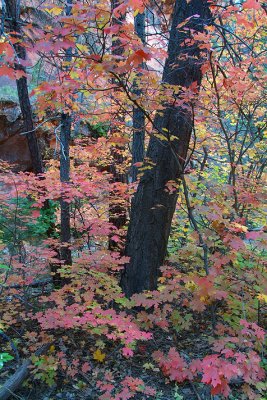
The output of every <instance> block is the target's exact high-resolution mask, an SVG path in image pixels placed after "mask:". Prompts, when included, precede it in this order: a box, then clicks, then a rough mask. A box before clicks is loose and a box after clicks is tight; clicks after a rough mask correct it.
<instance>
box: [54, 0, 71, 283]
mask: <svg viewBox="0 0 267 400" xmlns="http://www.w3.org/2000/svg"><path fill="white" fill-rule="evenodd" d="M65 13H66V15H67V16H69V15H71V13H72V0H68V2H66V5H65ZM65 60H66V61H67V62H71V60H72V49H71V48H69V49H67V50H66V51H65ZM66 72H67V71H66ZM70 112H71V111H70ZM70 138H71V115H70V113H65V112H64V113H62V114H61V130H60V182H61V184H62V185H63V186H64V185H67V184H69V182H70ZM60 217H61V218H60V241H61V243H62V246H61V249H60V259H61V260H62V261H63V262H64V264H66V265H71V264H72V256H71V249H70V248H69V244H70V240H71V229H70V203H69V202H67V201H66V200H65V199H64V197H61V199H60ZM55 280H57V281H58V282H57V283H58V284H63V283H65V281H64V280H62V279H61V278H60V277H59V276H58V274H57V273H56V274H55Z"/></svg>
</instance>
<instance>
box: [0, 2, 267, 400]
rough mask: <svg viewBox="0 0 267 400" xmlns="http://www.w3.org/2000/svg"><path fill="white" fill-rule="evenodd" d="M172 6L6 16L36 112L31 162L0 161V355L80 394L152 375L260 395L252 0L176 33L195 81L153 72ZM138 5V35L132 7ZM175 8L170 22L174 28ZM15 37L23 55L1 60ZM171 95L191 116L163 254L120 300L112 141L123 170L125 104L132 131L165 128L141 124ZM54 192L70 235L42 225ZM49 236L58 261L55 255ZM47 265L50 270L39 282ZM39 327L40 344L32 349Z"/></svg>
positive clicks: (262, 19)
mask: <svg viewBox="0 0 267 400" xmlns="http://www.w3.org/2000/svg"><path fill="white" fill-rule="evenodd" d="M189 3H190V2H189ZM172 8H173V3H172V2H164V1H160V2H158V3H157V5H156V2H155V3H154V2H150V1H143V0H129V1H124V2H121V3H118V5H117V7H115V9H113V11H111V7H110V2H109V1H89V2H84V1H76V2H75V1H74V2H73V4H72V10H71V15H66V13H65V8H64V7H62V5H61V3H59V2H51V1H47V2H43V3H42V6H41V8H40V13H41V15H43V17H42V18H41V20H39V21H38V20H37V21H36V16H34V15H33V14H29V15H28V16H27V17H25V16H23V17H22V20H23V37H20V38H18V37H17V38H16V37H14V35H12V32H11V33H10V32H9V33H7V34H6V33H4V34H3V35H2V36H1V40H0V50H1V53H2V55H1V58H0V76H6V77H9V78H10V79H12V80H15V79H20V78H21V76H23V75H24V72H23V71H22V70H18V69H16V68H14V67H15V64H17V63H18V62H21V63H23V64H25V65H24V66H25V67H27V77H28V78H29V77H30V76H31V77H32V83H30V85H31V89H32V90H31V99H32V104H33V110H34V113H35V114H36V118H37V119H38V125H42V126H43V128H44V130H45V131H46V133H47V135H48V136H49V138H50V139H51V138H52V139H51V146H50V147H49V148H48V147H47V148H46V151H45V152H44V154H43V158H44V164H45V171H44V173H43V174H39V175H35V174H33V173H32V172H19V173H17V172H14V171H13V169H12V165H10V164H8V163H6V162H1V164H0V173H1V186H0V256H1V264H0V300H1V308H0V317H1V325H0V329H1V330H0V333H2V334H3V335H4V336H3V352H6V353H8V354H10V355H12V356H13V357H14V360H13V361H10V360H9V359H6V361H5V363H7V364H5V365H10V368H14V370H15V369H16V367H17V364H19V363H20V358H26V357H27V358H29V357H31V358H32V365H31V371H32V377H33V379H34V380H35V381H37V382H39V381H41V382H42V384H43V385H45V387H49V386H50V387H52V386H53V385H55V383H56V385H57V386H58V387H59V388H63V387H64V384H66V383H68V384H69V385H72V386H71V387H72V390H74V391H75V390H76V391H77V392H75V393H78V391H84V392H83V393H84V395H85V396H86V395H87V396H88V398H92V399H93V398H98V399H101V400H111V399H113V400H119V399H120V400H126V399H130V398H136V399H139V398H144V399H145V398H147V399H157V398H159V399H160V398H163V399H164V398H165V397H164V393H165V392H164V390H166V391H168V390H169V392H168V393H170V391H171V390H174V388H175V390H178V392H177V393H180V395H181V396H183V395H184V393H183V388H184V387H188V388H189V389H190V390H192V396H193V395H196V393H197V395H198V398H203V399H204V398H205V399H209V398H212V397H209V396H215V395H219V396H220V397H219V398H229V399H262V400H264V399H265V397H264V396H266V395H265V393H266V392H265V390H266V383H265V378H266V353H265V350H264V340H265V336H264V328H265V326H266V314H265V313H266V303H267V295H266V293H265V290H266V271H265V265H266V221H265V218H266V208H264V207H265V206H264V199H265V197H264V195H265V194H264V183H265V179H266V174H265V172H264V168H265V167H266V148H265V143H264V139H265V138H266V120H264V117H265V113H266V108H265V97H264V96H265V95H266V87H265V71H266V38H265V34H266V32H265V29H266V6H264V4H263V2H261V1H257V0H247V1H245V2H241V3H240V2H239V3H237V2H235V1H234V2H221V1H218V2H214V3H212V2H210V9H211V12H212V23H211V24H210V25H209V26H207V27H206V29H205V32H203V33H195V32H193V31H192V32H190V35H189V36H190V38H189V36H188V38H187V39H186V40H185V42H184V46H190V45H197V46H198V48H199V49H200V50H201V51H202V52H203V57H204V56H205V62H203V65H202V67H201V69H202V73H203V79H202V83H201V86H200V88H199V90H198V87H197V86H196V84H192V85H191V86H190V87H180V86H179V87H177V86H175V85H169V84H164V83H163V84H162V83H161V72H162V65H163V64H164V62H165V59H166V56H167V41H168V30H169V26H168V24H170V23H171V21H170V13H171V10H172ZM145 9H146V10H147V11H146V12H147V24H148V27H147V33H148V34H147V42H146V43H145V44H144V43H143V42H142V41H141V40H140V38H138V36H137V35H136V33H135V30H134V25H133V17H134V15H137V14H138V13H142V12H144V10H145ZM150 9H151V10H152V11H149V10H150ZM125 13H126V14H127V17H126V18H125V19H123V20H122V21H123V22H121V19H120V17H121V16H123V15H124V14H125ZM149 13H150V14H151V13H152V14H153V13H154V14H155V15H156V16H157V21H158V26H153V23H151V20H153V18H152V17H151V15H150V14H149ZM149 15H150V17H149ZM193 18H198V16H197V15H194V16H193ZM114 20H115V21H116V20H119V22H118V23H114ZM187 23H188V21H184V22H183V23H182V24H180V25H179V26H178V27H177V29H179V30H181V32H182V31H185V32H187V31H186V30H187V29H188V28H187ZM159 32H160V34H159ZM26 38H27V40H26ZM16 41H19V42H20V44H21V45H22V46H24V47H25V49H26V52H27V55H28V57H27V60H26V61H25V60H19V61H18V59H17V56H16V53H15V49H14V44H15V43H16ZM114 42H115V43H117V45H118V46H122V47H123V53H122V54H121V55H116V52H115V53H114V52H112V51H111V49H112V43H114ZM66 51H71V55H72V58H71V60H70V61H69V60H67V59H66ZM201 54H202V53H201ZM177 62H178V61H177ZM196 62H198V60H196ZM36 65H37V67H36ZM174 67H175V66H174ZM37 69H38V70H39V73H38V74H39V76H38V78H36V75H38V74H37V72H36V71H37ZM136 86H138V87H141V88H142V91H141V92H140V95H136V91H135V90H134V87H136ZM173 102H177V104H179V106H180V107H182V108H184V109H185V110H187V109H190V110H192V116H193V130H192V137H191V142H190V146H189V152H188V153H189V154H188V158H187V159H186V160H184V161H185V167H184V171H183V174H182V175H181V178H180V179H179V181H169V182H168V183H167V184H166V187H165V188H164V190H165V191H166V192H167V193H169V194H170V195H171V194H172V193H174V192H176V191H177V188H179V189H178V190H179V192H178V200H177V206H176V211H175V214H174V217H173V222H172V227H171V233H170V238H169V244H168V250H167V256H166V262H165V264H164V265H163V266H162V267H161V276H160V278H159V281H158V287H157V289H156V290H154V291H145V292H142V293H137V294H134V295H133V296H132V297H131V298H130V299H129V298H127V297H126V296H125V295H124V294H123V292H122V289H121V287H120V276H121V273H122V271H123V269H124V266H125V264H126V263H127V262H128V261H129V260H128V258H127V257H126V256H123V249H124V244H125V240H126V230H127V225H126V226H124V227H123V228H119V229H118V228H116V227H115V226H114V225H113V224H112V223H111V222H110V215H109V213H110V205H111V204H112V205H113V206H114V205H115V206H117V205H120V206H121V207H123V209H124V210H126V213H127V217H128V216H129V211H130V207H131V200H132V198H133V196H134V193H135V190H136V183H131V182H128V181H127V179H126V180H125V182H127V183H123V182H119V181H116V180H114V179H112V170H113V169H112V167H114V165H113V164H114V159H115V160H116V157H114V151H115V152H117V154H118V155H119V156H121V159H122V160H123V161H122V162H121V163H120V164H119V165H118V166H117V171H118V172H119V173H120V174H125V176H127V174H129V169H130V167H131V140H132V136H133V132H132V125H131V116H132V109H133V107H138V108H139V109H140V110H142V111H143V112H144V114H145V117H146V126H145V132H146V138H147V139H146V141H148V139H149V138H150V137H151V136H152V135H155V137H157V139H158V140H159V141H160V142H161V143H162V145H163V146H164V145H166V143H167V142H171V141H172V140H174V139H175V138H174V139H173V138H172V136H170V137H166V135H165V132H164V128H163V130H162V131H161V132H158V131H155V127H154V125H153V120H154V116H155V114H156V113H160V112H161V111H162V110H164V108H165V107H166V105H167V104H172V103H173ZM62 113H66V114H69V115H71V117H72V138H71V143H70V144H71V146H70V155H69V157H70V171H71V172H70V181H69V182H67V183H66V182H65V183H63V182H62V181H61V180H60V173H59V166H60V157H59V152H60V146H61V142H60V134H59V130H60V119H59V118H60V115H61V114H62ZM177 129H178V127H177ZM145 145H147V142H146V143H145ZM137 167H138V172H139V178H140V176H142V174H143V173H144V171H145V170H146V169H148V168H151V170H153V165H150V164H149V160H146V163H144V164H142V163H141V164H140V165H138V166H137ZM111 194H112V195H111ZM114 194H115V195H114ZM60 199H64V200H65V201H66V202H67V203H69V204H70V217H71V242H70V243H62V241H60ZM110 239H112V240H113V241H114V242H115V243H116V244H117V246H118V247H117V249H116V251H114V250H111V249H110V247H109V241H110ZM62 246H69V248H70V250H71V253H72V265H65V264H64V263H63V262H62V260H61V259H60V258H59V256H58V255H59V252H60V249H61V248H62ZM51 270H52V271H55V270H56V271H57V273H59V274H60V276H61V278H62V282H63V283H64V284H62V285H59V286H57V285H55V284H54V283H53V273H52V274H51ZM5 336H6V337H8V338H9V339H10V341H9V340H5ZM0 340H2V336H0ZM44 343H48V344H49V346H50V347H49V350H48V352H47V353H46V354H44V355H41V356H36V355H34V352H35V351H36V349H38V348H39V347H40V346H42V345H43V344H44ZM14 348H15V349H18V353H19V355H20V356H19V357H20V358H17V355H16V354H14ZM1 351H2V350H1ZM1 354H4V353H0V356H1ZM131 365H133V366H134V367H133V368H131ZM1 367H2V365H1V362H0V368H1ZM3 370H4V369H3ZM159 381H160V382H161V383H160V384H158V382H159ZM1 383H2V382H1ZM28 384H30V383H28ZM91 386H92V387H91ZM177 388H178V389H177ZM180 390H181V391H180ZM160 391H163V395H162V396H163V397H160ZM172 393H173V392H172ZM175 393H176V392H175ZM203 393H204V394H203ZM172 395H173V394H172ZM178 395H179V394H178ZM202 395H203V396H206V397H199V396H202ZM90 396H91V397H90ZM157 396H158V397H157ZM185 396H186V395H185ZM231 396H232V397H231ZM85 398H86V397H85ZM170 398H175V397H170ZM177 398H178V399H180V398H181V399H182V398H185V399H186V397H177ZM188 398H191V397H190V396H189V397H188ZM214 398H215V397H214ZM166 399H167V397H166Z"/></svg>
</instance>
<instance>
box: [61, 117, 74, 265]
mask: <svg viewBox="0 0 267 400" xmlns="http://www.w3.org/2000/svg"><path fill="white" fill-rule="evenodd" d="M70 135H71V116H70V115H69V114H62V115H61V132H60V181H61V183H62V184H63V185H66V184H68V183H69V181H70V155H69V143H70ZM60 215H61V226H60V240H61V243H63V246H62V247H61V250H60V258H61V260H63V261H64V263H65V264H67V265H71V263H72V258H71V250H70V248H69V247H68V243H70V239H71V231H70V204H69V203H68V202H67V201H65V200H64V198H61V199H60ZM64 244H65V246H64Z"/></svg>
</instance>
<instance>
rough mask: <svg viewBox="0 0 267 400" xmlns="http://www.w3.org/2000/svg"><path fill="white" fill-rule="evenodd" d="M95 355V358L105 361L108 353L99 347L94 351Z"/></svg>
mask: <svg viewBox="0 0 267 400" xmlns="http://www.w3.org/2000/svg"><path fill="white" fill-rule="evenodd" d="M93 357H94V360H96V361H99V362H103V361H104V360H105V358H106V354H105V353H102V352H101V350H100V349H97V350H96V351H95V352H94V353H93Z"/></svg>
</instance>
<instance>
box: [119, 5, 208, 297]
mask: <svg viewBox="0 0 267 400" xmlns="http://www.w3.org/2000/svg"><path fill="white" fill-rule="evenodd" d="M190 17H191V18H190ZM186 18H190V20H188V22H187V28H190V29H193V30H194V31H200V32H202V31H203V30H204V25H205V24H207V23H208V21H209V19H210V11H209V7H208V1H207V0H205V1H201V0H191V1H190V2H188V1H186V0H176V3H175V7H174V12H173V16H172V28H171V32H170V39H169V46H168V57H167V60H166V63H165V67H164V71H163V83H166V84H171V85H177V86H184V87H189V86H190V85H191V84H192V83H194V82H196V83H197V86H199V85H200V82H201V78H202V73H201V65H202V63H203V59H202V58H201V55H200V50H199V48H198V46H197V45H196V44H194V45H188V44H187V45H186V46H182V43H183V41H184V40H185V39H189V38H191V32H190V30H184V31H183V32H181V30H179V28H178V29H177V25H179V24H180V23H181V22H183V21H184V20H185V19H186ZM178 57H179V59H178ZM178 96H179V95H177V99H178ZM192 123H193V117H192V112H191V111H190V108H189V107H188V108H182V107H178V106H176V105H175V104H174V105H172V106H166V108H165V110H164V112H163V113H162V114H158V115H157V116H156V118H155V121H154V126H155V127H156V130H157V131H160V132H161V134H164V135H165V136H166V141H159V140H158V139H157V137H156V136H153V137H151V139H150V142H149V146H148V150H147V154H146V156H147V158H148V159H149V160H150V161H152V162H153V163H154V165H155V166H154V167H153V168H152V169H148V170H146V171H145V173H144V175H143V176H142V178H141V180H140V183H139V185H138V189H137V192H136V195H135V197H134V200H133V204H132V211H131V217H130V224H129V228H128V235H127V242H126V249H125V254H126V255H127V256H129V257H130V262H129V264H127V265H126V266H125V270H124V272H123V274H122V279H121V284H122V288H123V290H124V292H125V294H126V295H127V296H131V295H132V294H134V293H139V292H141V291H143V290H153V289H155V288H156V287H157V279H158V277H159V267H160V266H161V265H162V264H163V262H164V258H165V255H166V250H167V244H168V238H169V234H170V228H171V221H172V217H173V213H174V210H175V206H176V201H177V190H176V191H175V192H174V193H172V194H169V193H167V191H166V183H167V182H168V181H176V182H179V178H180V177H181V174H182V173H183V167H184V163H185V159H186V156H187V151H188V147H189V141H190V136H191V131H192ZM163 128H164V129H163ZM170 136H172V138H171V139H173V138H174V137H175V138H176V139H175V140H170Z"/></svg>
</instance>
